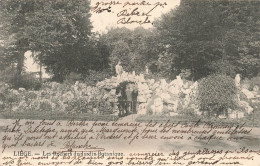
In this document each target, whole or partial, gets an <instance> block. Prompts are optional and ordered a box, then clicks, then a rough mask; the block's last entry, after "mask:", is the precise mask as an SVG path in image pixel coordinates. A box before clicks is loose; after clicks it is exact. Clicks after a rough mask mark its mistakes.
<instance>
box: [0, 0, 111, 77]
mask: <svg viewBox="0 0 260 166" xmlns="http://www.w3.org/2000/svg"><path fill="white" fill-rule="evenodd" d="M0 6H1V8H0V11H1V17H0V18H1V26H0V30H1V32H2V33H1V34H3V35H2V36H1V40H3V43H4V46H5V49H1V50H3V51H4V54H3V55H1V58H2V59H4V60H5V62H6V63H7V64H11V63H17V72H18V75H20V74H21V72H22V68H23V61H24V52H26V51H27V50H31V51H32V52H33V53H34V52H36V53H37V54H33V55H34V56H35V58H36V59H37V60H38V61H40V62H41V63H42V65H45V66H46V70H47V71H48V72H50V73H52V74H54V78H53V79H54V80H57V81H63V80H64V79H65V78H66V76H67V75H69V74H70V73H71V72H75V73H83V74H86V73H87V72H88V70H89V69H93V70H103V69H105V68H106V67H107V66H108V64H107V63H108V61H107V59H108V58H107V56H104V54H105V53H104V50H105V49H104V44H102V41H98V35H96V34H93V33H91V29H92V25H91V22H90V2H89V0H65V1H53V0H37V1H35V0H28V1H24V0H18V1H12V0H6V1H1V2H0ZM13 57H14V58H13Z"/></svg>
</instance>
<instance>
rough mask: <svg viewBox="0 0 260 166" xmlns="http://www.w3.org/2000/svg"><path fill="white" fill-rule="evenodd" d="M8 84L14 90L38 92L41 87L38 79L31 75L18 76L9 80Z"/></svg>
mask: <svg viewBox="0 0 260 166" xmlns="http://www.w3.org/2000/svg"><path fill="white" fill-rule="evenodd" d="M10 84H11V86H12V88H14V89H19V88H25V89H27V90H28V89H34V90H38V89H40V87H41V83H40V81H39V79H37V78H36V77H35V76H34V75H33V74H31V73H23V74H22V75H20V76H14V77H13V78H12V79H10Z"/></svg>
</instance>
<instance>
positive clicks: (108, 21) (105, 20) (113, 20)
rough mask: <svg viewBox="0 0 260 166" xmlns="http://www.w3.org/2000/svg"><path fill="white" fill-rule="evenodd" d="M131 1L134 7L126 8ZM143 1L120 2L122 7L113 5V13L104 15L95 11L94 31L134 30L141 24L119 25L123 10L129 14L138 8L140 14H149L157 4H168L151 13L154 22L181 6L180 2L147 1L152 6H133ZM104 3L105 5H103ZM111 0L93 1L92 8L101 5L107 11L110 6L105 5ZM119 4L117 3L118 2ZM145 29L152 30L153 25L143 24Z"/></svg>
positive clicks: (93, 15)
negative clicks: (122, 28)
mask: <svg viewBox="0 0 260 166" xmlns="http://www.w3.org/2000/svg"><path fill="white" fill-rule="evenodd" d="M128 1H130V3H132V5H130V4H127V5H126V6H125V7H124V5H125V4H126V2H128ZM142 1H143V0H119V2H120V3H122V4H121V5H111V12H107V11H104V12H102V13H96V12H94V11H92V12H91V14H92V16H91V21H92V25H93V27H94V28H93V31H98V32H101V33H105V32H106V31H107V29H109V28H113V27H126V28H129V29H134V28H136V27H138V26H140V25H139V24H137V23H135V24H130V25H129V24H126V25H123V24H117V21H118V20H119V18H120V17H117V14H118V13H119V12H120V11H122V10H125V9H126V10H127V11H128V13H131V11H133V10H134V9H135V8H138V9H139V10H138V11H140V12H148V11H149V10H151V9H152V8H153V7H154V5H153V4H155V3H157V2H160V3H164V2H166V4H167V5H164V7H161V6H157V7H156V8H155V9H154V10H153V11H152V12H151V13H150V15H151V17H150V19H151V20H154V19H155V18H159V17H160V16H161V15H162V14H163V13H167V12H168V11H170V10H171V9H173V8H175V7H176V6H178V5H179V4H180V0H146V2H149V3H150V4H151V5H133V3H141V2H142ZM102 2H103V3H102ZM109 2H111V0H91V6H92V7H95V6H97V5H96V4H97V3H100V5H99V7H101V8H102V9H105V8H107V7H109V5H105V4H104V3H109ZM116 2H117V1H116ZM142 26H143V27H144V28H151V27H152V24H143V25H142Z"/></svg>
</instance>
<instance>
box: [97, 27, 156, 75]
mask: <svg viewBox="0 0 260 166" xmlns="http://www.w3.org/2000/svg"><path fill="white" fill-rule="evenodd" d="M155 37H156V36H155V34H154V32H153V31H151V30H146V29H144V28H142V27H138V28H136V29H134V30H129V29H127V28H114V29H110V30H109V31H108V32H107V33H106V34H104V35H102V37H101V38H102V39H103V40H104V42H105V43H106V45H107V48H108V52H109V60H110V67H111V69H112V71H113V70H114V67H115V65H116V64H117V62H118V61H121V63H122V66H123V68H124V70H125V71H128V72H131V71H135V72H136V73H141V72H143V71H144V70H145V65H149V64H150V63H152V62H154V61H156V60H157V59H158V53H159V50H158V49H157V48H158V45H157V44H156V39H155Z"/></svg>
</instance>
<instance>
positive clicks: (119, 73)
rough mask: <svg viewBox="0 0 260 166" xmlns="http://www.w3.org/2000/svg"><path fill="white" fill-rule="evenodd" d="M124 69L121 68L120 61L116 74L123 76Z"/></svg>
mask: <svg viewBox="0 0 260 166" xmlns="http://www.w3.org/2000/svg"><path fill="white" fill-rule="evenodd" d="M123 71H124V70H123V67H122V66H121V62H120V61H118V63H117V65H116V74H117V75H119V76H121V75H122V73H123Z"/></svg>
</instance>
